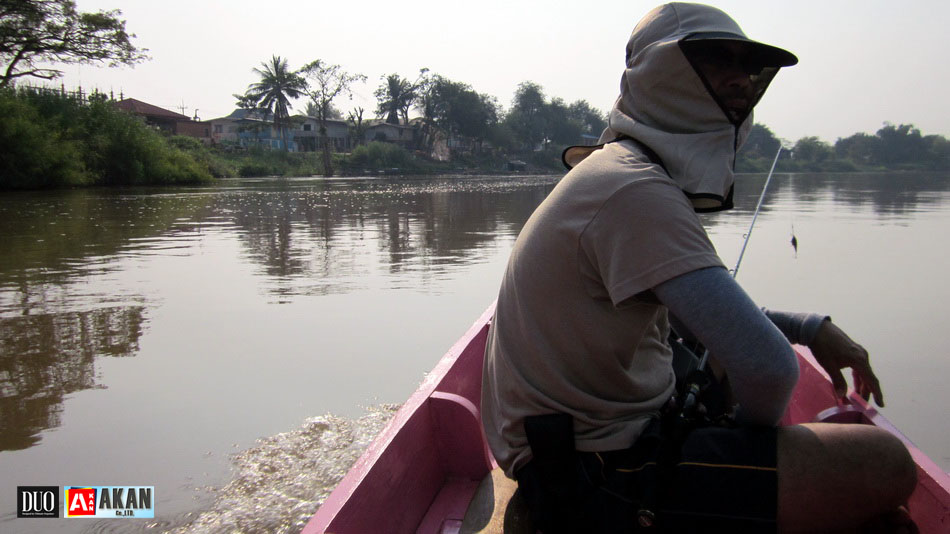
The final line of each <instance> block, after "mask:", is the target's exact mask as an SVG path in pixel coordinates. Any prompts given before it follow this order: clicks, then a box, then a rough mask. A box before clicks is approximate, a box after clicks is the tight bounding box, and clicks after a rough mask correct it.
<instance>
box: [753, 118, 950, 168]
mask: <svg viewBox="0 0 950 534" xmlns="http://www.w3.org/2000/svg"><path fill="white" fill-rule="evenodd" d="M780 143H781V141H779V139H778V138H776V137H775V135H774V134H773V133H772V131H771V130H769V128H768V127H766V126H763V125H761V124H756V125H755V126H753V127H752V132H751V133H750V134H749V139H748V140H747V141H746V144H745V145H743V147H742V150H740V151H739V157H738V160H737V162H736V169H737V170H738V171H740V172H768V170H769V168H770V167H771V165H772V160H773V158H774V157H775V152H776V151H778V147H779V144H780ZM776 170H778V171H779V172H853V171H884V170H914V171H946V170H950V141H948V140H947V138H945V137H943V136H940V135H927V136H924V135H921V133H920V130H918V129H917V128H914V126H913V125H912V124H901V125H899V126H894V125H893V124H889V123H885V124H884V126H883V127H882V128H881V129H879V130H878V131H877V133H876V134H875V135H868V134H866V133H856V134H854V135H851V136H849V137H843V138H839V139H838V140H837V141H835V144H834V145H831V144H829V143H826V142H824V141H822V140H821V139H819V138H817V137H812V136H809V137H803V138H801V139H799V140H798V141H796V142H795V144H794V145H793V146H791V147H790V150H789V151H786V152H783V155H782V157H781V158H780V159H779V162H778V164H777V165H776Z"/></svg>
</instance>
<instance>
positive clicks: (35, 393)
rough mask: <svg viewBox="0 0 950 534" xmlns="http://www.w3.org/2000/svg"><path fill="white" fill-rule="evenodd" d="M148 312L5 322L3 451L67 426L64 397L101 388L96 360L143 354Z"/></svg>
mask: <svg viewBox="0 0 950 534" xmlns="http://www.w3.org/2000/svg"><path fill="white" fill-rule="evenodd" d="M143 311H144V309H143V308H142V307H137V306H130V307H126V308H104V309H100V310H92V311H88V312H81V313H80V312H67V313H59V314H44V315H37V316H23V317H9V318H0V451H4V450H17V449H25V448H27V447H31V446H33V445H35V444H36V443H38V442H39V441H40V440H39V438H38V437H37V434H39V432H41V431H43V430H46V429H48V428H53V427H56V426H59V425H60V424H61V423H62V412H63V407H62V403H63V398H64V396H66V395H68V394H70V393H73V392H76V391H80V390H83V389H89V388H93V387H96V369H95V357H96V356H131V355H133V354H134V353H135V352H136V351H137V350H138V341H139V337H140V336H141V334H142V323H143V322H144V317H143Z"/></svg>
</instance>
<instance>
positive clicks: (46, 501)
mask: <svg viewBox="0 0 950 534" xmlns="http://www.w3.org/2000/svg"><path fill="white" fill-rule="evenodd" d="M16 516H17V517H20V518H25V517H59V486H17V487H16Z"/></svg>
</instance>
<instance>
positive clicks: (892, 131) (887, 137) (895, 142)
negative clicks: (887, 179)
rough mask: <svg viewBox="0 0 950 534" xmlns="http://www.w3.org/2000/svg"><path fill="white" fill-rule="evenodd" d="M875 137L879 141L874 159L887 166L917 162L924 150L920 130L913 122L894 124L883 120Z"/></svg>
mask: <svg viewBox="0 0 950 534" xmlns="http://www.w3.org/2000/svg"><path fill="white" fill-rule="evenodd" d="M877 137H878V139H880V140H881V141H880V145H879V149H878V151H877V152H876V157H875V159H876V160H877V162H878V163H882V164H884V165H886V166H888V167H892V166H895V165H898V164H902V163H905V164H907V163H910V164H912V163H918V162H919V161H920V160H921V158H922V157H923V156H924V153H925V152H926V147H925V145H924V140H923V137H922V136H921V135H920V130H918V129H917V128H914V125H913V124H901V125H899V126H894V125H893V124H890V123H887V122H885V123H884V127H883V128H881V129H880V130H878V131H877Z"/></svg>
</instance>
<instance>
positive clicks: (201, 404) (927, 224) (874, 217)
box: [0, 173, 950, 532]
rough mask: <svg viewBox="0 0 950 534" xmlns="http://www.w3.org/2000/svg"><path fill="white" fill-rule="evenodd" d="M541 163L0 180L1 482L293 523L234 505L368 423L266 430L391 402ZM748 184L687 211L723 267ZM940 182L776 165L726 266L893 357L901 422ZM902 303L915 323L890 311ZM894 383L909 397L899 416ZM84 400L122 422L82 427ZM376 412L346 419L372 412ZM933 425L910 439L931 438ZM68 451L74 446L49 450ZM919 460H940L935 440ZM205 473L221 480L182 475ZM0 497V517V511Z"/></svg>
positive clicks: (209, 515) (492, 284)
mask: <svg viewBox="0 0 950 534" xmlns="http://www.w3.org/2000/svg"><path fill="white" fill-rule="evenodd" d="M557 179H558V177H554V176H548V177H520V176H514V177H438V178H418V179H413V178H400V179H395V178H382V179H336V180H325V179H289V180H262V181H241V180H230V181H225V182H223V183H222V184H221V185H219V186H216V187H209V188H197V189H180V190H169V189H160V190H156V189H143V190H134V189H127V190H122V191H111V190H91V191H62V192H46V193H9V194H4V195H0V479H3V480H18V481H22V482H19V483H21V484H24V485H25V484H34V483H35V484H61V485H62V484H83V483H101V484H111V483H135V484H141V485H155V486H156V491H157V493H158V494H160V495H164V497H163V498H161V499H160V500H159V503H160V508H159V520H158V522H157V523H156V525H155V526H156V527H161V528H179V527H180V526H181V525H182V524H183V523H184V522H187V521H190V518H194V517H196V516H194V515H193V514H194V512H195V509H196V507H198V504H196V502H198V501H195V500H194V499H196V498H199V497H198V494H199V493H200V494H201V495H202V496H201V497H200V499H199V500H200V502H201V503H207V502H209V500H217V502H218V503H219V504H217V505H212V506H211V508H210V509H209V510H207V511H206V513H205V514H202V515H200V516H198V517H199V519H198V521H199V522H198V523H196V525H198V527H196V528H197V529H198V531H201V530H202V529H203V528H204V527H207V528H206V529H204V530H214V529H219V527H220V530H231V529H245V530H246V531H255V530H256V531H267V530H269V528H270V527H269V526H273V525H295V524H298V522H299V520H300V519H301V518H302V517H305V516H306V514H309V513H311V511H312V507H313V506H315V504H314V503H315V502H318V501H319V498H318V499H317V500H316V501H315V500H312V499H311V500H309V501H306V499H303V498H301V499H300V500H299V502H298V501H294V502H297V504H295V505H288V506H289V508H288V509H287V510H285V511H286V512H287V513H285V514H282V515H280V514H279V517H278V516H267V518H266V519H264V520H263V521H264V522H262V523H245V522H244V521H245V519H246V518H247V517H249V516H252V515H255V514H257V513H258V511H259V509H260V506H262V505H261V504H260V503H262V502H263V503H272V501H274V499H276V498H277V496H278V495H282V494H294V495H296V494H297V493H300V492H311V493H312V492H316V493H320V492H325V491H327V490H329V489H330V488H331V487H332V484H331V483H330V482H328V481H330V480H332V479H333V477H334V476H338V475H339V474H340V473H342V471H343V470H345V467H346V465H348V463H349V462H350V461H351V460H352V459H353V458H355V457H356V455H357V454H358V451H359V449H360V447H361V446H362V445H361V444H363V443H365V442H366V440H367V439H369V436H371V435H372V432H371V431H366V432H368V433H363V434H360V432H359V431H355V432H356V434H358V435H359V437H356V438H352V439H350V441H348V442H346V443H343V442H340V441H336V440H337V438H338V437H339V436H340V435H343V434H345V433H346V432H350V430H346V431H345V432H344V430H343V429H344V428H345V427H346V425H349V424H351V422H347V421H348V420H347V419H340V418H338V419H332V418H324V419H320V420H317V421H316V422H313V421H311V422H310V423H308V425H307V426H305V428H304V429H301V430H299V431H296V432H290V433H285V431H286V429H288V428H292V427H294V426H295V425H297V424H298V423H299V421H301V420H304V419H307V418H308V417H312V416H314V415H315V414H321V413H327V412H334V413H338V414H342V415H345V416H347V417H354V418H355V417H358V416H359V415H360V414H361V413H363V412H362V409H361V408H359V406H362V405H366V404H377V403H379V402H384V403H385V402H400V401H401V400H403V399H405V398H406V396H408V394H409V393H410V392H411V391H412V390H413V389H414V387H415V385H416V384H417V383H418V381H419V380H420V379H421V378H422V375H423V373H425V372H426V371H428V370H429V369H430V368H431V367H432V365H433V364H434V363H435V361H436V360H437V359H438V357H439V356H440V355H441V354H442V352H443V351H444V350H445V349H446V348H448V346H449V345H451V343H452V341H454V339H455V338H456V337H457V336H458V335H460V334H461V333H462V332H464V330H465V328H466V327H467V326H468V325H469V324H470V323H471V321H472V320H473V319H474V318H475V317H476V316H478V314H479V312H481V310H482V309H483V308H484V307H485V306H486V305H487V304H488V303H489V302H490V301H491V299H492V298H494V294H495V292H496V291H497V287H498V282H499V279H500V276H501V272H502V270H503V268H504V263H505V261H506V258H507V255H508V251H509V250H510V247H511V244H512V242H513V240H514V238H515V236H516V235H517V234H518V232H519V231H520V229H521V228H522V226H523V225H524V222H525V220H526V219H527V218H528V216H529V215H530V214H531V212H532V211H533V210H534V208H535V207H536V206H537V204H538V203H540V202H541V200H542V199H543V198H544V197H545V196H546V195H547V194H548V193H549V192H550V191H551V189H552V188H553V187H554V186H555V184H556V182H557ZM763 182H764V176H761V175H749V176H740V177H739V180H738V182H737V186H736V205H737V209H736V210H733V211H732V212H729V213H724V214H718V215H714V216H709V217H705V216H704V219H703V220H704V223H706V224H707V226H708V228H709V231H710V235H711V236H712V238H713V241H714V242H715V244H716V246H717V248H718V249H719V251H720V253H721V254H722V256H723V258H724V260H725V261H726V262H727V264H728V263H729V262H730V261H732V260H730V258H732V259H734V256H735V255H736V253H737V252H738V248H739V247H738V245H739V244H740V243H741V236H742V234H743V233H744V232H745V231H746V229H747V226H748V222H749V219H750V216H751V211H752V209H753V208H754V206H755V203H756V200H757V198H758V195H759V193H760V192H761V187H762V184H763ZM948 190H950V180H948V179H947V176H946V175H939V174H920V173H913V174H911V173H908V174H894V175H882V174H866V175H861V174H854V175H805V174H796V175H776V176H775V178H774V179H773V182H772V184H771V186H770V191H768V192H767V195H766V204H765V206H764V208H763V214H762V217H761V218H760V220H759V222H758V223H757V228H756V235H755V237H753V240H752V244H751V247H750V252H749V254H748V255H747V257H746V259H745V260H744V264H743V271H744V272H743V273H742V274H741V275H740V281H741V282H742V283H743V285H744V286H746V287H747V289H748V290H749V291H750V293H751V294H752V295H753V296H754V297H755V298H756V299H762V303H763V304H767V305H770V306H772V307H786V308H788V309H804V310H811V309H815V310H816V311H822V312H825V313H832V314H834V315H835V317H836V320H837V319H838V318H839V317H840V318H841V319H842V321H843V322H845V323H847V322H848V321H850V322H851V323H850V324H854V325H856V328H857V329H858V330H859V331H860V330H861V329H864V330H865V331H864V332H859V333H861V334H862V337H861V339H862V340H867V341H864V342H865V343H866V344H870V345H871V346H872V347H874V349H875V350H876V351H877V352H876V353H881V354H891V353H893V354H904V353H908V354H913V355H914V356H913V358H916V360H913V358H911V359H910V360H909V359H904V360H900V359H898V358H892V359H891V360H888V359H887V358H886V357H884V358H881V359H878V360H876V362H877V363H876V365H877V366H878V368H879V369H880V370H879V373H880V374H885V373H890V376H889V377H888V378H887V380H886V382H885V383H886V384H888V385H886V386H885V388H886V389H885V391H886V392H889V395H891V397H890V399H896V400H895V402H894V405H895V406H896V407H894V408H889V410H891V411H889V412H888V415H889V416H893V417H894V418H895V419H896V418H898V417H900V416H901V415H902V414H910V415H908V416H906V418H905V420H902V421H897V423H898V426H900V427H901V428H903V429H905V430H908V428H913V426H912V425H913V424H914V421H913V420H914V418H915V417H914V414H923V413H926V410H927V408H928V407H927V406H924V407H922V406H918V405H916V404H915V403H917V402H918V401H917V400H915V396H914V394H915V393H914V392H915V391H918V390H923V389H926V388H929V385H928V384H927V383H925V382H926V380H928V379H929V377H933V376H942V374H945V373H944V372H943V371H944V367H945V364H943V363H942V360H937V359H932V360H928V359H926V357H925V356H918V355H927V354H931V353H934V351H935V349H934V348H933V346H932V345H933V344H931V345H928V344H927V343H930V342H931V341H933V337H934V336H932V335H930V336H926V335H917V334H914V333H915V332H917V330H916V329H924V328H931V329H933V328H934V327H933V326H931V325H930V323H927V322H926V320H927V318H928V317H929V318H935V319H934V320H936V319H939V318H940V317H942V316H944V315H945V314H946V309H945V307H941V305H940V304H939V303H940V302H946V301H948V300H950V295H943V293H941V291H945V290H943V289H940V288H934V287H932V284H931V285H921V286H920V287H918V286H917V285H913V282H914V279H915V278H916V279H920V280H925V279H926V278H928V277H931V278H933V279H936V277H937V276H942V275H945V269H946V266H947V264H948V261H947V259H946V258H945V255H943V254H942V252H939V251H935V250H934V249H935V248H936V247H933V246H932V243H933V239H934V236H935V233H936V232H940V231H941V229H942V230H944V231H945V230H946V229H947V227H948V222H950V195H948ZM792 226H794V228H795V232H796V233H797V234H798V239H799V241H800V248H801V255H800V257H797V258H796V257H793V256H792V250H791V247H790V245H789V244H788V241H789V238H790V235H789V234H790V232H791V227H792ZM900 247H906V250H905V251H904V252H897V250H898V249H899V248H900ZM903 256H909V257H910V258H911V259H906V260H905V259H902V258H903ZM882 258H884V259H886V263H887V264H886V265H881V264H882ZM915 262H916V263H915ZM889 268H890V269H895V270H898V271H900V272H906V273H909V275H908V276H907V277H905V278H903V279H902V280H901V282H902V287H894V286H893V285H890V286H888V285H886V284H881V280H883V279H886V278H887V277H888V276H890V275H889V274H888V271H887V269H889ZM934 273H943V274H942V275H936V274H934ZM859 275H860V276H867V277H868V278H867V279H863V278H860V276H859ZM849 284H850V285H849ZM855 284H858V285H857V286H856V285H855ZM856 287H860V288H861V289H860V290H858V289H856ZM869 287H870V288H873V290H872V291H867V288H869ZM799 298H800V300H799ZM907 299H914V300H913V302H911V303H909V304H902V300H907ZM776 302H777V303H779V304H781V306H779V305H777V304H775V303H776ZM868 310H875V313H868ZM908 310H914V312H919V313H920V314H922V315H924V317H923V318H921V317H917V318H916V319H913V318H910V319H907V318H906V317H905V318H902V317H900V315H901V314H903V315H905V316H909V315H910V312H909V311H908ZM902 320H903V321H905V323H901V321H902ZM854 329H855V328H849V332H852V331H854ZM894 329H900V331H901V332H902V333H905V334H904V337H902V345H901V346H900V347H897V346H892V345H888V343H892V342H893V340H892V339H891V338H894V337H895V336H894V335H892V334H890V332H893V331H894ZM915 343H916V345H913V344H915ZM905 345H906V346H905ZM104 356H105V357H115V356H123V357H125V358H103V357H104ZM911 360H913V361H914V362H917V363H915V364H914V365H917V367H913V366H912V365H911V364H910V363H908V362H909V361H911ZM894 362H899V363H894ZM905 376H912V378H906V379H905ZM895 384H896V386H895ZM895 387H896V388H897V390H895V389H894V388H895ZM888 388H889V389H888ZM901 398H905V399H906V398H910V399H911V400H910V402H909V403H905V405H904V407H903V408H902V407H901V404H900V403H899V402H898V401H899V399H901ZM947 402H950V398H943V397H941V398H940V399H928V401H927V404H933V403H936V404H937V406H938V407H939V406H943V405H946V403H947ZM920 403H921V404H923V403H924V402H923V401H920ZM890 404H891V403H889V405H890ZM384 412H385V410H384ZM103 413H107V414H109V415H110V416H112V417H114V418H115V420H116V421H121V423H120V424H112V423H110V424H102V422H101V419H102V417H103V415H102V414H103ZM380 413H382V412H379V411H378V410H377V411H373V412H371V414H370V416H366V417H368V418H369V419H367V418H366V417H364V418H363V419H361V422H359V423H355V424H356V426H355V427H354V428H368V429H375V428H377V427H378V425H379V424H382V422H383V421H385V419H386V417H382V416H380V415H379V414H380ZM374 414H375V415H374ZM922 417H923V416H922ZM327 425H329V426H327ZM944 427H946V425H932V424H929V425H920V426H919V427H918V428H913V431H910V430H908V433H910V434H911V436H912V437H914V436H915V435H916V436H922V439H923V440H924V441H926V442H928V443H938V444H939V443H947V442H950V440H948V439H944V438H945V435H946V432H947V430H946V429H945V428H944ZM346 428H348V427H346ZM90 429H95V431H92V430H90ZM915 432H916V434H915ZM266 435H273V436H274V437H273V438H267V439H265V440H264V441H262V442H261V443H259V444H257V445H256V446H254V447H252V448H250V449H248V451H247V452H245V453H241V454H240V455H238V456H237V457H236V459H235V462H236V463H235V465H234V466H233V468H234V469H236V471H237V475H236V478H235V479H234V481H233V482H231V483H230V484H227V483H226V480H227V479H226V476H227V472H228V469H230V468H231V467H232V466H231V465H230V463H229V461H228V454H229V453H231V452H233V451H235V450H241V449H245V448H247V447H249V446H251V445H252V444H253V442H254V439H255V438H258V437H260V436H266ZM331 436H337V437H334V438H333V439H332V440H331V439H330V437H331ZM348 439H349V438H348ZM915 439H916V438H915ZM344 441H346V440H344ZM103 443H106V444H107V445H105V446H104V445H103ZM334 443H336V445H333V444H334ZM341 443H343V444H341ZM925 449H926V447H925ZM120 450H121V451H130V452H129V453H128V454H127V455H125V456H123V455H122V454H117V451H120ZM67 451H78V452H79V453H80V454H86V456H87V458H86V460H87V461H86V462H84V463H83V464H82V465H78V464H77V465H74V464H72V463H70V462H68V461H65V460H63V457H64V455H65V454H67ZM931 454H932V455H934V456H935V458H934V459H935V460H936V461H938V463H941V464H942V465H944V466H945V467H948V466H950V449H947V448H946V447H944V448H943V449H939V448H935V449H931ZM295 455H296V456H299V457H300V458H304V457H307V458H310V459H311V460H312V459H313V457H314V456H319V457H326V458H331V459H332V460H331V461H329V462H326V461H325V462H323V463H319V464H312V463H306V462H305V461H304V460H303V459H301V460H300V461H301V462H303V463H294V462H296V460H293V458H295V457H296V456H295ZM288 462H289V463H288ZM268 466H270V467H268ZM313 469H316V470H317V471H320V472H321V473H322V474H317V475H314V478H312V479H310V481H309V482H307V483H306V484H307V485H305V486H300V487H297V486H295V484H296V483H297V482H294V480H296V479H293V480H292V479H289V478H287V477H288V476H291V472H292V471H294V472H301V471H303V472H310V471H312V470H313ZM331 471H332V473H331ZM130 473H131V475H130ZM133 475H134V476H133ZM331 475H332V476H331ZM129 476H133V478H135V480H129V478H128V477H129ZM314 484H316V486H314ZM206 486H210V487H223V489H221V490H215V491H214V492H212V494H211V495H210V496H209V495H206V494H204V493H202V492H203V490H202V491H197V490H196V488H204V487H206ZM318 486H319V488H320V489H319V490H318V489H314V488H317V487H318ZM321 494H322V493H321ZM11 495H12V492H6V493H4V492H0V510H12V509H13V508H12V507H13V505H12V504H11V503H10V501H9V499H10V496H11ZM295 498H296V497H295ZM304 501H306V503H309V504H306V503H304ZM298 505H299V506H300V507H301V508H300V509H299V510H298V509H297V508H295V506H298ZM266 506H270V507H276V508H280V506H279V505H277V504H266ZM308 506H309V508H307V507H308ZM285 508H286V507H285ZM3 513H6V512H0V530H4V531H6V528H4V527H3V523H4V522H8V521H14V519H12V518H10V517H9V515H3ZM188 514H192V515H191V516H188ZM39 523H43V525H42V526H43V531H60V532H70V531H73V530H74V529H75V528H77V527H76V526H75V525H72V524H71V523H70V522H68V521H65V522H63V521H59V522H57V521H55V520H54V521H50V522H39ZM96 525H97V526H96V527H94V528H95V529H96V530H123V529H125V531H127V530H128V529H129V528H131V527H127V526H122V524H120V522H118V521H116V522H110V523H107V524H106V525H103V524H102V523H97V524H96ZM212 525H213V528H212ZM248 525H251V526H248ZM254 525H256V526H254ZM262 525H268V526H262ZM38 528H39V526H36V525H35V524H34V523H29V522H27V523H25V524H21V523H16V529H17V530H23V531H25V532H38V531H39V530H30V529H38Z"/></svg>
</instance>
